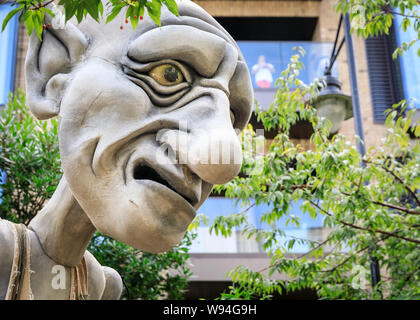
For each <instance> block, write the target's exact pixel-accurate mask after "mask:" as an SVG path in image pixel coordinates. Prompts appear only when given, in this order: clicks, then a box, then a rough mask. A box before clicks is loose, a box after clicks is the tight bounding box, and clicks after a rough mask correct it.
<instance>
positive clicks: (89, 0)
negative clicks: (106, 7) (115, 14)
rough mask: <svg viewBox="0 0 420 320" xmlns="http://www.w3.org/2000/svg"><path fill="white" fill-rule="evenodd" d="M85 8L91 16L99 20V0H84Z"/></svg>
mask: <svg viewBox="0 0 420 320" xmlns="http://www.w3.org/2000/svg"><path fill="white" fill-rule="evenodd" d="M82 3H84V6H85V9H86V10H87V12H88V13H89V14H90V16H91V17H92V18H93V19H95V21H97V22H99V3H100V2H98V1H97V0H84V1H83V2H82Z"/></svg>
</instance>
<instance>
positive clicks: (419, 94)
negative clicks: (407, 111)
mask: <svg viewBox="0 0 420 320" xmlns="http://www.w3.org/2000/svg"><path fill="white" fill-rule="evenodd" d="M419 9H420V6H419ZM394 19H395V25H396V26H395V38H396V44H397V46H401V45H402V43H404V42H405V43H410V42H411V41H412V40H414V39H417V38H418V34H417V32H416V31H415V30H414V26H413V25H414V19H410V20H411V26H410V27H409V28H408V29H407V31H404V30H402V28H401V27H398V26H400V25H401V24H402V20H403V17H402V16H400V15H395V16H394ZM419 50H420V41H416V43H415V44H414V45H413V46H412V47H411V48H410V49H409V50H408V51H406V52H404V53H403V54H402V55H401V56H400V57H399V58H398V60H399V65H400V71H401V82H402V89H403V90H402V91H403V92H402V94H403V99H411V102H412V104H413V107H414V108H417V109H420V74H419V70H420V59H419V56H418V55H417V52H420V51H419Z"/></svg>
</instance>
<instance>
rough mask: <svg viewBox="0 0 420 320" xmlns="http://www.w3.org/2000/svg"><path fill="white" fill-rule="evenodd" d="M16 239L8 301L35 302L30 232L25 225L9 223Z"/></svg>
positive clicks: (7, 295) (7, 294)
mask: <svg viewBox="0 0 420 320" xmlns="http://www.w3.org/2000/svg"><path fill="white" fill-rule="evenodd" d="M9 225H11V227H12V230H13V234H14V237H15V248H14V254H13V264H12V271H11V273H10V280H9V286H8V288H7V293H6V300H33V299H34V296H33V294H32V290H31V269H30V262H31V244H30V241H29V235H28V231H27V230H26V226H25V225H23V224H15V223H11V222H9Z"/></svg>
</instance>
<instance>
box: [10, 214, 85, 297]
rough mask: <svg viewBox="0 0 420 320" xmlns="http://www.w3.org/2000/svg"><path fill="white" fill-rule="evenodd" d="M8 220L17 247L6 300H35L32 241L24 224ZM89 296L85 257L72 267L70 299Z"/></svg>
mask: <svg viewBox="0 0 420 320" xmlns="http://www.w3.org/2000/svg"><path fill="white" fill-rule="evenodd" d="M3 221H6V222H7V223H8V224H9V225H10V227H11V228H12V230H13V235H14V238H15V247H14V253H13V264H12V271H11V273H10V280H9V286H8V288H7V293H6V300H33V299H34V295H33V294H32V290H31V269H30V265H31V243H30V239H29V234H28V230H27V228H26V226H25V225H24V224H15V223H12V222H9V221H7V220H3ZM87 296H88V273H87V265H86V260H85V257H83V259H82V261H81V262H80V264H79V265H78V266H76V267H72V268H71V287H70V297H69V299H70V300H85V299H86V298H87Z"/></svg>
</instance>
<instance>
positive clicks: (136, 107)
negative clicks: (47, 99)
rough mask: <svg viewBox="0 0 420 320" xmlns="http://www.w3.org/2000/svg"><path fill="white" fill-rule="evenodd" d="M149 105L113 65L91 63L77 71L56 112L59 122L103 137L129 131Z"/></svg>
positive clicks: (144, 115)
mask: <svg viewBox="0 0 420 320" xmlns="http://www.w3.org/2000/svg"><path fill="white" fill-rule="evenodd" d="M151 108H152V104H151V102H150V99H149V97H148V96H147V94H146V93H145V92H144V91H143V90H142V89H141V88H139V87H138V86H136V85H134V84H133V83H132V82H131V81H129V80H128V79H127V78H126V77H125V76H124V75H123V74H122V73H121V72H120V71H119V70H118V69H117V68H116V67H115V66H114V65H112V64H109V65H108V64H106V65H103V64H100V63H92V64H89V65H87V66H85V67H84V68H83V69H81V70H79V71H78V72H77V73H76V75H75V77H74V78H73V80H72V82H71V85H70V87H69V88H68V90H67V92H66V94H65V96H64V98H63V101H62V103H61V108H60V116H61V118H62V119H64V120H67V121H72V122H74V125H76V126H78V127H79V128H80V129H81V130H83V129H93V128H94V129H96V130H99V131H100V132H101V133H104V134H113V133H114V131H115V130H118V131H119V132H121V129H122V128H130V127H132V126H134V125H135V124H136V123H137V124H138V122H139V121H141V120H142V119H144V118H146V117H147V115H148V114H149V113H150V111H151Z"/></svg>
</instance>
